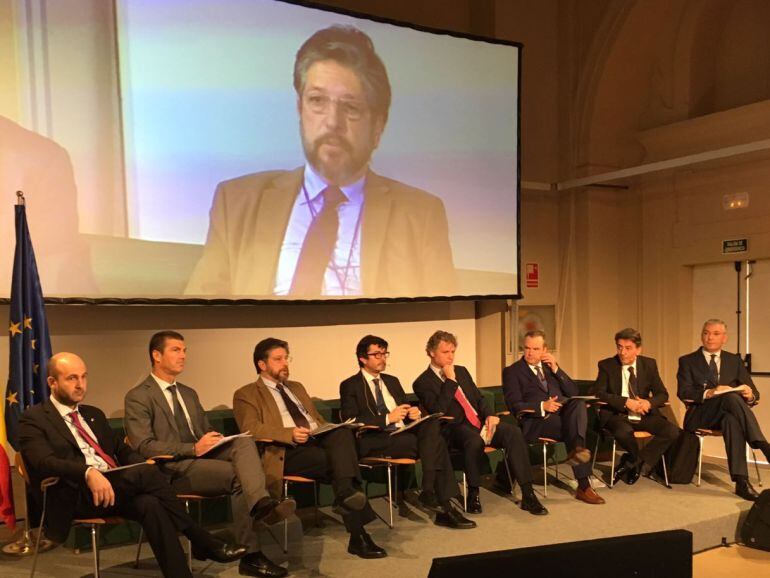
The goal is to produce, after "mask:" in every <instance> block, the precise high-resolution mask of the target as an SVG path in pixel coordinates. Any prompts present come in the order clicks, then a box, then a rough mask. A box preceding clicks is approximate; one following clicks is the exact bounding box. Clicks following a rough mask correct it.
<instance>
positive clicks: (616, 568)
mask: <svg viewBox="0 0 770 578" xmlns="http://www.w3.org/2000/svg"><path fill="white" fill-rule="evenodd" d="M640 553H641V555H640ZM514 571H515V576H516V578H525V577H528V576H532V577H537V578H541V577H543V576H548V577H549V578H562V577H563V578H605V577H606V578H660V577H661V576H666V578H691V576H692V533H691V532H688V531H687V530H670V531H666V532H651V533H648V534H634V535H631V536H618V537H614V538H600V539H598V540H584V541H581V542H566V543H563V544H549V545H547V546H533V547H530V548H516V549H514V550H499V551H497V552H485V553H482V554H468V555H465V556H450V557H446V558H434V559H433V565H432V566H431V569H430V573H429V574H428V578H455V577H457V576H482V575H483V576H500V577H502V576H508V575H511V573H512V572H514Z"/></svg>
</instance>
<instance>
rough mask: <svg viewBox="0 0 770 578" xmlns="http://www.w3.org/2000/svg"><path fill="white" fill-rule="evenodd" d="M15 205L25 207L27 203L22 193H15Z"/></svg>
mask: <svg viewBox="0 0 770 578" xmlns="http://www.w3.org/2000/svg"><path fill="white" fill-rule="evenodd" d="M16 204H17V205H26V204H27V201H26V200H25V199H24V191H16Z"/></svg>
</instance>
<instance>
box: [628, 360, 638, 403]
mask: <svg viewBox="0 0 770 578" xmlns="http://www.w3.org/2000/svg"><path fill="white" fill-rule="evenodd" d="M628 393H629V397H630V398H632V399H636V372H635V371H634V368H633V367H629V368H628Z"/></svg>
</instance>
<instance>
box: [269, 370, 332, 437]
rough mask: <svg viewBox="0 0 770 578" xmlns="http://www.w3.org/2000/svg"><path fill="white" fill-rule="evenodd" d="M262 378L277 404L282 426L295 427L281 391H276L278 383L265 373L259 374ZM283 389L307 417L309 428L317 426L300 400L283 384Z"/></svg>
mask: <svg viewBox="0 0 770 578" xmlns="http://www.w3.org/2000/svg"><path fill="white" fill-rule="evenodd" d="M260 377H261V378H262V381H263V382H264V384H265V385H266V386H267V389H269V390H270V393H271V394H272V395H273V399H274V400H275V404H276V405H277V406H278V411H280V412H281V421H283V427H290V428H292V429H294V428H295V427H297V424H296V423H295V422H294V418H293V417H291V414H290V413H289V410H288V409H286V404H285V403H284V401H283V397H282V396H281V392H280V391H278V384H277V383H276V382H275V381H273V380H272V379H270V378H269V377H267V376H266V375H264V374H263V375H260ZM283 390H284V391H285V392H286V395H288V396H289V398H290V399H291V400H292V401H294V403H296V404H297V407H298V408H299V410H300V411H301V412H302V414H303V415H304V416H305V417H306V418H307V421H308V423H309V424H310V429H311V430H314V429H316V428H317V427H318V424H317V423H316V422H315V420H314V419H313V416H312V415H310V412H309V411H308V410H306V409H305V406H304V405H302V402H301V401H300V400H298V399H297V396H296V395H294V394H293V393H292V392H291V390H290V389H289V388H288V387H286V386H285V385H284V387H283Z"/></svg>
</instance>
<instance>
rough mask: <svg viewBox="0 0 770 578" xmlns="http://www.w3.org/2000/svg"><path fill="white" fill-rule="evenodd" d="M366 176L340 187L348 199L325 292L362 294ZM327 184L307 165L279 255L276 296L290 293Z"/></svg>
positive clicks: (341, 213)
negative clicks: (363, 214)
mask: <svg viewBox="0 0 770 578" xmlns="http://www.w3.org/2000/svg"><path fill="white" fill-rule="evenodd" d="M365 179H366V177H364V178H362V179H360V180H358V181H356V182H355V183H353V184H352V185H347V186H344V187H340V188H341V190H342V194H343V195H344V196H345V199H346V200H344V201H343V202H342V203H341V204H340V205H339V207H338V208H337V215H338V217H339V226H338V228H337V243H336V244H335V246H334V252H333V253H332V258H331V261H330V262H329V266H328V267H327V268H326V272H325V273H324V282H323V288H322V290H321V294H322V295H361V292H362V288H361V266H360V265H361V211H362V210H363V206H364V182H365ZM327 186H328V184H327V183H326V182H325V181H324V180H323V179H322V178H321V177H320V176H319V175H318V174H317V173H316V172H315V171H314V170H313V168H312V167H311V166H310V164H306V165H305V176H304V180H303V183H302V187H301V188H300V190H299V191H298V192H297V198H296V199H295V200H294V206H293V207H292V210H291V216H290V217H289V224H288V226H287V227H286V233H285V234H284V237H283V244H282V245H281V255H280V257H279V258H278V271H277V273H276V277H275V287H274V288H273V292H274V293H275V294H276V295H288V294H289V291H290V289H291V282H292V279H293V278H294V273H295V271H296V269H297V261H299V255H300V252H301V251H302V243H303V242H304V241H305V236H306V235H307V232H308V229H309V228H310V224H311V223H312V222H313V215H317V214H319V213H320V212H321V210H322V209H323V206H324V196H323V194H322V193H323V191H324V189H326V187H327ZM308 199H309V200H310V203H309V204H308Z"/></svg>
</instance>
